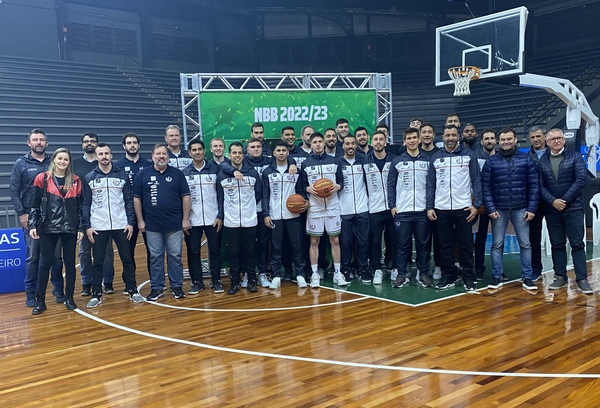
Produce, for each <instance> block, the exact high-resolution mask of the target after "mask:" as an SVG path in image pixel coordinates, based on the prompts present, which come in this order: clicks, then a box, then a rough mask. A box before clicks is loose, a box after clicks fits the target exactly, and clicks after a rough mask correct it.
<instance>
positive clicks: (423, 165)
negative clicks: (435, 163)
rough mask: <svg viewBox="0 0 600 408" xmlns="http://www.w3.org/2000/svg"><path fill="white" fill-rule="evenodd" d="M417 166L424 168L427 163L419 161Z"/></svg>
mask: <svg viewBox="0 0 600 408" xmlns="http://www.w3.org/2000/svg"><path fill="white" fill-rule="evenodd" d="M419 168H421V169H426V168H427V163H423V162H422V163H419Z"/></svg>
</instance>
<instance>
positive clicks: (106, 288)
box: [104, 282, 115, 295]
mask: <svg viewBox="0 0 600 408" xmlns="http://www.w3.org/2000/svg"><path fill="white" fill-rule="evenodd" d="M104 293H106V294H108V295H111V294H113V293H115V288H113V284H112V282H111V283H104Z"/></svg>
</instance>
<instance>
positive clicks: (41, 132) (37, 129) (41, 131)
mask: <svg viewBox="0 0 600 408" xmlns="http://www.w3.org/2000/svg"><path fill="white" fill-rule="evenodd" d="M34 133H37V134H40V135H44V136H46V132H44V131H43V130H42V129H40V128H34V129H31V132H29V136H31V135H33V134H34ZM544 133H545V132H544Z"/></svg>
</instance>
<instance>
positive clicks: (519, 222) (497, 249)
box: [490, 208, 532, 279]
mask: <svg viewBox="0 0 600 408" xmlns="http://www.w3.org/2000/svg"><path fill="white" fill-rule="evenodd" d="M496 211H497V212H498V214H499V215H500V216H499V217H498V218H496V219H492V249H491V251H490V254H491V257H492V275H493V276H494V278H500V279H502V273H503V268H502V254H503V253H504V237H505V235H506V227H508V222H509V221H510V222H511V223H512V225H513V228H514V229H515V234H517V241H518V242H519V248H520V257H521V270H522V271H523V272H522V276H523V279H530V278H531V272H532V271H531V244H530V243H529V223H528V222H527V221H525V218H523V217H525V211H527V209H526V208H521V209H519V210H512V209H510V210H496Z"/></svg>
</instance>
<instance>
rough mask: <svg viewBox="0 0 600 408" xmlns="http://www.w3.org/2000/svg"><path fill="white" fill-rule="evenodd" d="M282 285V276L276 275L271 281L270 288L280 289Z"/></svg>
mask: <svg viewBox="0 0 600 408" xmlns="http://www.w3.org/2000/svg"><path fill="white" fill-rule="evenodd" d="M280 286H281V278H280V277H278V276H276V277H274V278H273V280H272V281H271V284H270V285H269V289H279V287H280Z"/></svg>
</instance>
